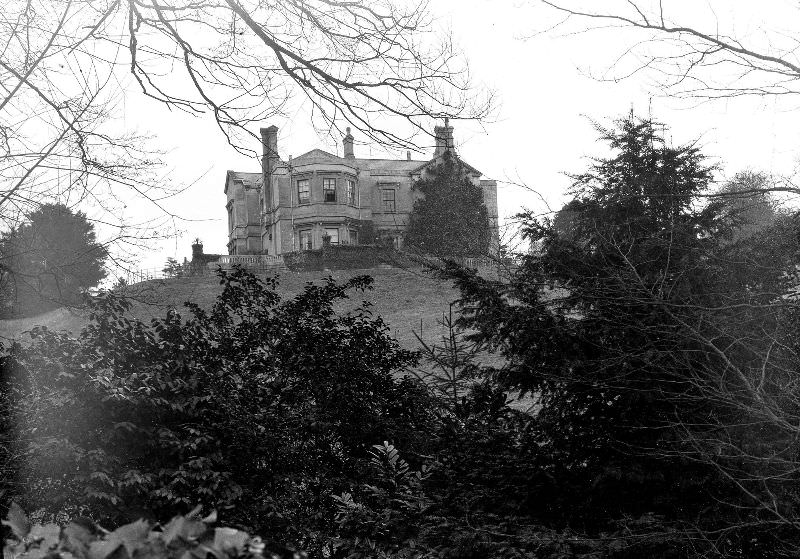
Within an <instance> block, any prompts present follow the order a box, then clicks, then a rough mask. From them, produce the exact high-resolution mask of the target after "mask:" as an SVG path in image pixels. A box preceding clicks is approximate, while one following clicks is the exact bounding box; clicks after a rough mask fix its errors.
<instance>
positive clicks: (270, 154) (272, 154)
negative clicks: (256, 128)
mask: <svg viewBox="0 0 800 559" xmlns="http://www.w3.org/2000/svg"><path fill="white" fill-rule="evenodd" d="M261 145H262V148H263V150H264V151H263V154H264V155H263V156H262V157H261V183H262V188H263V196H264V203H265V205H266V207H267V208H270V209H271V208H272V173H274V172H275V169H276V168H277V167H278V127H277V126H275V125H274V124H273V125H272V126H269V127H267V128H262V129H261Z"/></svg>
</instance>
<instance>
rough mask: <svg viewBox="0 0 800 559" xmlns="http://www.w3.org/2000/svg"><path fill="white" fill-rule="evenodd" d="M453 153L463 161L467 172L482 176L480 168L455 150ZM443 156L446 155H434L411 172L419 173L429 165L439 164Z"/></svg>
mask: <svg viewBox="0 0 800 559" xmlns="http://www.w3.org/2000/svg"><path fill="white" fill-rule="evenodd" d="M451 153H452V155H455V157H456V159H458V161H459V162H461V164H462V165H464V168H465V169H466V170H467V173H469V174H471V175H476V176H481V175H482V174H483V173H481V172H480V171H479V170H477V169H476V168H475V167H473V166H472V165H470V164H469V163H467V162H466V161H464V160H463V159H461V158H460V157H459V156H458V154H456V153H455V152H451ZM443 157H444V154H441V155H437V156H436V157H434V158H433V159H431V160H430V161H426V162H425V163H423V164H422V165H420V166H419V167H416V168H415V169H414V170H413V171H411V173H412V174H414V175H419V174H421V173H422V172H423V171H424V170H425V169H427V168H428V167H431V166H433V165H437V164H439V162H441V160H442V158H443Z"/></svg>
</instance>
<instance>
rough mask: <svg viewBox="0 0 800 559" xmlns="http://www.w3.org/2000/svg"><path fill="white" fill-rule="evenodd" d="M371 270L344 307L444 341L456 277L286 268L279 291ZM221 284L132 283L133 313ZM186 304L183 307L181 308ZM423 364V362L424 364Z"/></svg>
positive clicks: (2, 330)
mask: <svg viewBox="0 0 800 559" xmlns="http://www.w3.org/2000/svg"><path fill="white" fill-rule="evenodd" d="M364 274H367V275H370V276H372V277H373V278H374V279H375V282H374V283H373V289H371V290H369V291H366V292H364V293H360V292H357V291H354V292H352V293H351V299H350V301H348V302H347V304H346V305H344V307H343V308H342V309H340V310H348V309H349V308H354V307H355V306H356V305H358V304H359V303H360V302H361V301H363V300H365V301H369V302H370V303H372V311H373V312H374V313H375V314H376V315H380V316H382V317H383V319H384V321H385V322H386V324H387V325H388V326H389V327H390V329H391V334H392V336H393V337H394V338H396V339H397V340H398V341H399V342H400V344H401V345H403V346H404V347H406V348H408V349H418V348H419V342H418V341H417V339H416V337H415V336H414V333H415V332H417V333H420V335H421V337H422V339H423V340H425V341H426V342H427V343H428V344H431V343H439V342H440V340H441V337H442V336H443V335H444V334H445V333H446V332H445V330H444V329H443V328H442V327H441V325H440V324H439V321H440V320H441V318H442V314H443V313H446V312H448V310H449V307H450V303H451V302H452V301H455V300H456V299H457V298H458V296H459V293H458V290H456V289H455V288H454V287H453V286H452V283H451V282H448V281H444V280H441V279H437V278H434V277H432V276H431V275H430V274H428V273H426V272H424V271H422V270H420V269H400V268H391V269H374V268H372V269H368V270H334V271H332V272H330V273H323V272H282V273H281V274H280V275H279V282H280V283H279V285H278V293H279V294H280V295H281V296H282V297H283V298H284V299H286V298H290V297H293V296H295V295H297V294H298V293H300V291H302V289H303V287H304V286H305V284H306V283H307V282H319V281H320V280H321V279H324V278H326V277H328V276H329V275H330V276H332V277H333V278H334V279H336V280H338V281H344V280H347V279H348V278H351V277H353V276H357V275H364ZM221 290H222V286H221V285H220V283H219V279H218V278H217V277H216V276H214V275H210V276H202V277H190V278H175V279H168V280H152V281H147V282H143V283H139V284H136V285H134V286H131V287H129V288H127V290H126V295H128V296H130V298H131V300H132V301H133V307H132V308H131V311H130V313H131V315H132V316H135V317H137V318H139V319H140V320H143V321H145V322H149V320H150V319H151V318H153V317H156V316H164V314H165V313H166V311H167V309H169V308H177V309H178V310H179V312H182V314H185V309H184V306H183V303H184V302H186V301H191V302H194V303H197V304H198V305H200V306H201V307H205V308H207V307H209V306H211V304H212V303H213V302H214V299H215V298H216V296H217V295H218V294H219V293H220V291H221ZM181 309H183V311H181ZM87 321H88V319H87V317H86V313H85V312H83V311H81V310H71V309H58V310H55V311H51V312H49V313H45V314H41V315H39V316H35V317H31V318H24V319H17V320H0V342H2V341H7V340H9V339H24V332H25V331H27V330H30V329H31V328H33V327H34V326H37V325H42V326H47V327H48V328H51V329H54V330H66V331H69V332H72V333H73V334H76V335H77V334H78V333H79V332H80V329H81V328H82V327H83V326H84V325H85V324H86V323H87ZM501 360H502V358H500V357H499V356H496V355H485V356H483V358H482V359H481V361H482V362H483V363H485V364H495V365H498V364H499V363H500V361H501ZM422 366H423V367H424V364H422ZM509 396H511V397H512V398H513V399H514V402H513V403H512V406H513V407H516V408H517V409H520V410H530V409H532V406H534V404H535V402H534V400H533V399H531V398H530V397H523V398H519V399H518V395H517V394H516V393H511V394H509Z"/></svg>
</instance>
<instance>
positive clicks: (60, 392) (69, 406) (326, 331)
mask: <svg viewBox="0 0 800 559" xmlns="http://www.w3.org/2000/svg"><path fill="white" fill-rule="evenodd" d="M220 275H221V281H222V283H223V284H224V289H223V292H222V293H221V295H220V296H219V298H218V299H217V301H216V303H215V304H214V306H213V307H212V308H211V309H210V310H209V311H206V310H203V309H201V308H199V307H197V306H195V305H188V307H189V313H190V317H189V318H188V319H187V320H183V319H182V318H181V317H180V316H179V315H178V313H177V312H176V311H174V310H171V311H169V312H168V313H167V315H166V317H165V318H163V319H154V320H153V321H152V322H151V323H150V324H149V325H146V324H143V323H142V322H140V321H138V320H135V319H132V318H129V317H128V316H126V310H127V306H128V305H127V303H126V302H125V301H124V300H123V299H120V298H118V297H116V296H114V295H113V294H104V295H103V296H101V297H99V298H98V299H97V301H96V302H95V303H94V305H95V306H94V308H93V309H92V312H91V323H90V324H89V325H88V326H87V327H86V328H85V329H84V330H83V332H82V333H81V335H80V337H78V338H73V337H70V336H69V335H67V334H64V333H56V332H52V331H49V330H47V329H45V328H35V329H34V330H33V331H31V333H30V335H31V344H30V345H29V346H28V347H22V346H21V345H15V346H13V347H12V348H10V351H9V353H8V355H6V356H5V360H6V363H5V364H6V366H7V368H8V370H9V371H11V372H12V377H11V387H12V388H11V389H12V391H13V393H14V395H15V398H14V402H15V403H14V406H13V410H12V412H13V414H14V422H15V423H16V424H17V425H18V426H19V433H18V434H17V436H16V437H15V441H14V446H15V452H14V455H15V456H17V458H16V459H15V460H16V462H15V464H13V468H14V469H16V470H17V472H18V475H17V479H16V480H15V484H14V485H12V486H11V488H10V490H11V492H12V493H13V494H14V496H15V497H16V498H17V499H18V500H19V501H20V502H21V503H23V505H24V506H25V507H26V508H27V509H28V510H40V511H43V512H44V513H45V514H46V516H47V517H49V518H52V517H54V515H56V514H57V513H63V512H66V513H67V514H68V515H70V516H74V515H77V514H84V515H85V514H90V515H91V516H93V517H94V518H95V519H96V520H101V521H104V522H114V523H118V522H126V521H130V520H133V519H135V518H140V517H143V518H148V519H155V518H163V517H167V516H170V515H172V514H175V513H181V512H186V511H187V510H189V508H190V507H191V506H192V505H194V504H195V503H200V504H202V505H203V506H206V507H211V508H215V509H217V510H219V511H220V517H221V518H222V519H224V520H225V521H226V522H228V523H231V524H233V525H237V526H240V527H243V528H247V529H257V530H258V531H268V532H270V533H274V534H280V535H281V536H282V538H283V540H284V541H295V542H297V543H298V544H302V546H303V547H304V548H306V549H309V548H311V547H313V545H316V544H317V543H318V542H321V541H326V540H325V537H324V535H325V534H328V533H330V532H331V530H332V529H333V526H334V516H335V512H336V509H335V506H334V502H333V499H332V495H337V494H340V493H341V492H342V491H345V490H347V489H348V488H349V487H351V486H352V485H353V484H355V483H358V482H359V480H361V479H362V477H363V472H364V471H365V469H366V464H368V463H369V460H370V454H369V449H370V448H371V446H372V445H373V444H374V443H375V441H380V440H388V441H392V442H393V443H394V444H398V445H402V446H407V445H415V444H416V440H417V439H419V438H421V437H424V436H425V432H426V429H425V427H424V426H425V425H426V424H427V423H428V421H429V411H428V410H429V408H430V406H429V405H428V403H427V396H426V395H425V392H424V391H423V390H422V389H420V388H419V387H417V386H416V385H415V384H414V383H413V382H412V381H410V380H396V379H395V378H394V376H393V373H394V372H396V371H398V370H400V369H401V368H403V367H405V366H406V365H409V364H412V363H414V362H415V359H416V356H415V354H413V353H412V352H409V351H406V350H403V349H401V348H400V347H399V346H398V345H397V343H396V342H395V341H394V340H393V339H391V338H390V337H389V335H388V333H387V328H386V326H385V325H384V323H383V322H382V321H381V319H380V318H374V317H372V315H371V313H370V311H369V309H368V307H367V306H366V305H362V306H360V307H358V308H357V309H356V310H355V311H353V312H351V313H348V314H337V313H336V312H334V310H333V305H334V303H335V302H336V301H339V300H341V299H344V298H346V297H347V293H348V292H349V291H350V290H353V289H367V288H369V286H370V283H371V279H370V278H368V277H357V278H353V279H351V280H349V281H348V282H346V283H344V284H342V285H338V284H336V283H335V282H334V281H333V280H332V279H329V280H327V281H326V282H325V283H324V284H323V285H321V286H314V285H308V286H307V287H306V289H305V291H304V292H303V293H301V294H300V295H298V296H297V297H296V298H294V299H293V300H290V301H285V302H281V301H280V298H279V296H278V295H277V294H276V293H275V289H274V288H275V282H274V280H266V281H261V280H258V279H257V278H255V277H254V276H252V275H249V274H247V273H245V272H243V271H241V270H236V271H234V272H232V273H225V272H220ZM320 545H322V544H320Z"/></svg>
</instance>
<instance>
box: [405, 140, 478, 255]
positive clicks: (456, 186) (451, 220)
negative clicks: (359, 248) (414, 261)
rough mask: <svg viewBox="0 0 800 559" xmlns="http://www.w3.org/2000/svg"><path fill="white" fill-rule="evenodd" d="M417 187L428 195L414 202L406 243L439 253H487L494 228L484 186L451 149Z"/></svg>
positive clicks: (415, 188)
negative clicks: (484, 200) (478, 183)
mask: <svg viewBox="0 0 800 559" xmlns="http://www.w3.org/2000/svg"><path fill="white" fill-rule="evenodd" d="M413 188H414V190H416V191H418V192H420V193H422V194H423V196H424V197H422V198H420V199H418V200H416V201H415V202H414V211H413V212H412V214H411V222H410V224H409V229H408V233H407V234H406V244H407V245H408V246H410V247H414V248H416V249H418V250H420V251H422V252H425V253H428V254H433V255H436V256H484V255H486V254H488V252H489V243H490V239H491V231H490V228H489V212H488V210H487V209H486V205H485V204H484V202H483V189H481V187H480V186H477V185H474V184H472V182H471V181H470V179H469V177H468V176H467V172H466V169H465V168H464V164H463V163H462V162H461V161H460V160H459V159H458V158H457V157H456V156H455V155H454V154H452V153H451V152H450V151H446V152H445V153H444V155H443V157H442V161H441V163H439V164H438V165H436V166H435V167H433V168H431V169H430V170H429V176H427V177H426V178H423V179H421V180H419V181H417V182H416V183H415V184H414V187H413Z"/></svg>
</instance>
